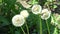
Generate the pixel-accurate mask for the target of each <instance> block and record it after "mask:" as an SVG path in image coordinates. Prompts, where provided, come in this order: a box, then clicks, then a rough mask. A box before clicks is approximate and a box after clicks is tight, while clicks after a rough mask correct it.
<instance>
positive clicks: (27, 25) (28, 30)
mask: <svg viewBox="0 0 60 34" xmlns="http://www.w3.org/2000/svg"><path fill="white" fill-rule="evenodd" d="M26 28H27V33H28V34H29V28H28V25H27V23H26Z"/></svg>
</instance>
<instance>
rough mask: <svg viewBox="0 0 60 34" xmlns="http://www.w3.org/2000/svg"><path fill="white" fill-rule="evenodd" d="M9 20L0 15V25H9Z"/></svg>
mask: <svg viewBox="0 0 60 34" xmlns="http://www.w3.org/2000/svg"><path fill="white" fill-rule="evenodd" d="M9 24H10V23H9V21H8V20H7V19H6V18H5V17H3V16H0V26H6V25H9Z"/></svg>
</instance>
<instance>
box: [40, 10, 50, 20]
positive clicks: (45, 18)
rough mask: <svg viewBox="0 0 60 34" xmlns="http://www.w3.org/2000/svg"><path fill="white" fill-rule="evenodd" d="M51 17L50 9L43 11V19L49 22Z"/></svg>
mask: <svg viewBox="0 0 60 34" xmlns="http://www.w3.org/2000/svg"><path fill="white" fill-rule="evenodd" d="M50 15H51V11H49V10H48V9H43V10H42V15H41V18H42V19H44V20H47V19H48V18H49V17H50Z"/></svg>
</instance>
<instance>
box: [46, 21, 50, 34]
mask: <svg viewBox="0 0 60 34" xmlns="http://www.w3.org/2000/svg"><path fill="white" fill-rule="evenodd" d="M46 25H47V28H48V33H49V34H50V30H49V26H48V23H47V20H46Z"/></svg>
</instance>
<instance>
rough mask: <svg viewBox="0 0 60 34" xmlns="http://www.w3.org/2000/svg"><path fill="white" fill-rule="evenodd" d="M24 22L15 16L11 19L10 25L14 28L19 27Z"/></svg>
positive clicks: (21, 17) (18, 16) (19, 16)
mask: <svg viewBox="0 0 60 34" xmlns="http://www.w3.org/2000/svg"><path fill="white" fill-rule="evenodd" d="M24 22H25V19H24V17H23V16H22V15H15V16H14V17H13V18H12V24H13V25H14V26H16V27H21V26H22V25H23V24H24Z"/></svg>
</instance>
